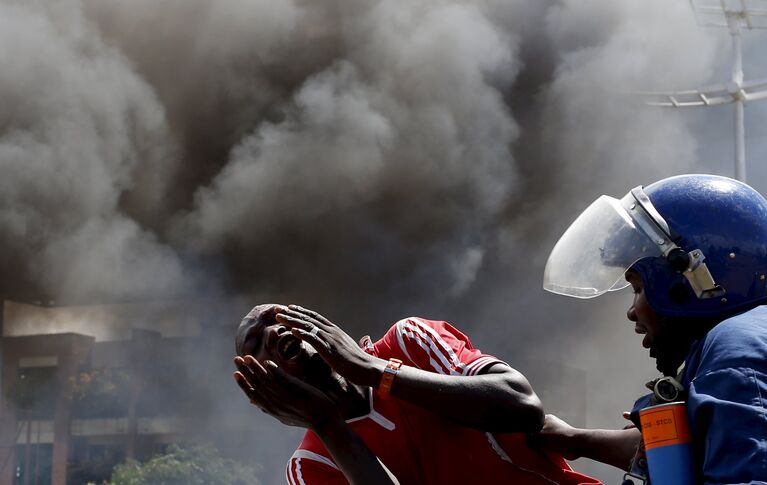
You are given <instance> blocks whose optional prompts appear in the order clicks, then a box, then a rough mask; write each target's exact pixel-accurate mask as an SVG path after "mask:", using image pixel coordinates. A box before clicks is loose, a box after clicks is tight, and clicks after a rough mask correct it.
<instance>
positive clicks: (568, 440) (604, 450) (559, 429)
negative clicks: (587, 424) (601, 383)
mask: <svg viewBox="0 0 767 485" xmlns="http://www.w3.org/2000/svg"><path fill="white" fill-rule="evenodd" d="M641 439H642V434H641V433H640V432H639V430H638V429H636V428H628V429H580V428H574V427H572V426H570V425H569V424H567V423H565V422H564V421H562V420H561V419H559V418H557V417H556V416H553V415H551V414H548V415H546V422H545V424H544V426H543V429H542V430H541V432H540V434H538V435H536V436H535V437H534V438H533V441H534V442H535V443H536V444H538V445H539V446H541V447H544V448H548V449H550V450H553V451H556V452H559V453H561V454H562V456H564V457H565V458H567V459H568V460H574V459H576V458H591V459H592V460H596V461H599V462H602V463H606V464H608V465H612V466H614V467H616V468H620V469H621V470H628V469H629V466H630V465H631V459H632V458H633V457H634V453H635V452H636V450H637V446H638V445H639V442H640V441H641Z"/></svg>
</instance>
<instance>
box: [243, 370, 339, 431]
mask: <svg viewBox="0 0 767 485" xmlns="http://www.w3.org/2000/svg"><path fill="white" fill-rule="evenodd" d="M234 363H235V365H236V366H237V369H239V370H238V371H237V372H235V373H234V379H235V380H236V381H237V384H238V385H239V386H240V389H242V392H244V393H245V395H246V396H248V399H250V402H251V403H253V404H254V405H255V406H258V407H259V408H260V409H261V410H262V411H264V412H265V413H267V414H270V415H272V416H274V417H275V418H277V419H278V420H280V422H282V423H283V424H287V425H288V426H300V427H302V428H312V429H314V428H316V427H317V426H320V425H322V424H325V423H326V422H327V421H329V420H333V419H339V420H342V418H341V415H340V414H339V412H338V410H337V408H336V406H335V404H334V403H333V401H331V400H330V398H329V397H328V396H327V395H326V394H325V393H323V392H322V391H320V390H319V389H317V388H315V387H313V386H310V385H309V384H306V383H304V382H302V381H300V380H298V379H296V378H295V377H293V376H291V375H289V374H286V373H285V372H284V371H283V370H282V369H280V368H279V367H277V364H275V363H274V362H272V361H266V362H265V364H264V365H261V364H260V363H259V362H258V361H257V360H256V359H254V358H253V357H252V356H250V355H246V356H245V358H244V359H243V358H242V357H235V359H234Z"/></svg>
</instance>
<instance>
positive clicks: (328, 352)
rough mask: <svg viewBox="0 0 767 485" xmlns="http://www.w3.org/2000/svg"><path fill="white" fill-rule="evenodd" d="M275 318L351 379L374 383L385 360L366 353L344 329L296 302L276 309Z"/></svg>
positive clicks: (375, 384) (370, 384)
mask: <svg viewBox="0 0 767 485" xmlns="http://www.w3.org/2000/svg"><path fill="white" fill-rule="evenodd" d="M276 319H277V321H278V322H280V323H281V324H283V325H285V326H287V327H289V328H290V329H291V332H292V333H293V335H295V336H296V337H297V338H300V339H301V340H303V341H304V342H306V343H308V344H309V345H311V346H312V347H314V348H315V349H316V350H317V352H318V353H319V354H320V356H322V358H323V359H324V360H325V362H327V363H328V365H329V366H330V367H332V368H333V370H335V371H336V372H338V373H339V374H341V375H342V376H344V377H345V378H347V379H349V380H350V381H351V382H353V383H355V384H359V385H363V386H371V387H376V386H378V383H379V382H380V380H381V374H382V372H383V369H384V368H385V367H386V361H384V360H382V359H379V358H377V357H374V356H372V355H370V354H367V353H366V352H365V351H363V350H362V349H361V348H360V346H359V345H358V344H357V342H355V341H354V339H353V338H351V337H350V336H349V335H348V334H347V333H346V332H344V331H343V330H341V329H340V328H338V326H336V325H334V324H333V323H332V322H331V321H330V320H328V319H327V318H325V317H323V316H322V315H320V314H319V313H316V312H313V311H311V310H307V309H306V308H302V307H300V306H298V305H290V306H289V307H288V308H284V307H283V308H282V309H280V310H279V311H278V313H277V315H276Z"/></svg>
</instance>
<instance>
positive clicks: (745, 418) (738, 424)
mask: <svg viewBox="0 0 767 485" xmlns="http://www.w3.org/2000/svg"><path fill="white" fill-rule="evenodd" d="M682 384H683V385H684V386H685V388H687V390H688V401H687V416H688V418H689V421H690V428H691V431H692V434H693V437H694V440H695V445H696V451H697V453H698V460H699V461H701V462H702V463H701V464H700V466H702V469H703V478H704V483H706V484H711V485H713V484H739V483H751V484H754V483H767V307H765V306H760V307H756V308H754V309H753V310H751V311H748V312H746V313H743V314H740V315H737V316H735V317H732V318H730V319H727V320H724V321H723V322H721V323H719V324H718V325H717V326H716V327H714V328H713V329H712V330H711V331H710V332H708V334H706V337H705V338H704V339H703V340H700V341H697V342H695V343H694V344H693V346H692V348H691V349H690V352H689V353H688V354H687V358H686V359H685V370H684V374H683V378H682Z"/></svg>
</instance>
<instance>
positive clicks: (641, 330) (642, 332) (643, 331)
mask: <svg viewBox="0 0 767 485" xmlns="http://www.w3.org/2000/svg"><path fill="white" fill-rule="evenodd" d="M634 332H636V333H638V334H645V333H647V330H646V329H645V328H644V327H640V326H639V325H637V326H635V327H634Z"/></svg>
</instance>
